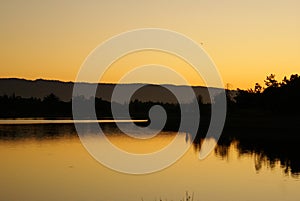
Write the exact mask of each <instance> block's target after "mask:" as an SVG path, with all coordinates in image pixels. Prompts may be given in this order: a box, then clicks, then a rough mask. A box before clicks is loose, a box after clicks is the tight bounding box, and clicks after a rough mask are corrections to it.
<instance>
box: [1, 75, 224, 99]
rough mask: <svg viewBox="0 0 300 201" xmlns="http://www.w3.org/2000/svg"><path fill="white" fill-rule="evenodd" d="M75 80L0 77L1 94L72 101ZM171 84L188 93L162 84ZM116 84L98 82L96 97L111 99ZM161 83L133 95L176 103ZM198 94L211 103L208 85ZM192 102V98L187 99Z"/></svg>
mask: <svg viewBox="0 0 300 201" xmlns="http://www.w3.org/2000/svg"><path fill="white" fill-rule="evenodd" d="M80 84H81V85H82V87H88V86H89V85H91V84H90V83H80ZM73 86H74V83H73V82H62V81H57V80H43V79H37V80H34V81H33V80H25V79H18V78H0V96H2V95H8V96H10V95H13V94H14V95H15V96H20V97H23V98H31V97H33V98H40V99H42V98H44V97H45V96H47V95H49V94H51V93H53V94H55V95H56V96H57V97H58V98H59V99H60V100H62V101H70V100H71V98H72V91H73ZM135 86H141V84H121V85H120V87H121V88H124V90H125V91H127V90H128V89H129V88H131V87H135ZM162 86H169V87H170V88H172V89H174V90H176V91H179V92H180V93H183V94H184V93H186V88H187V87H188V86H176V85H162ZM114 87H115V84H102V83H101V84H98V90H97V93H96V97H98V98H101V99H103V100H106V101H110V99H111V94H112V91H113V89H114ZM159 87H160V86H159V85H152V84H151V85H147V86H146V87H144V90H143V91H140V93H139V97H133V99H136V98H137V99H138V100H140V101H149V100H151V101H154V102H155V101H161V100H162V98H163V99H164V102H169V103H174V102H176V100H174V99H173V98H171V96H164V94H162V93H161V92H160V91H159V90H157V89H158V88H159ZM212 89H213V92H214V94H215V95H217V94H218V93H220V89H218V88H212ZM193 90H194V91H195V94H196V96H197V97H198V96H201V97H202V101H203V102H204V103H210V98H209V95H208V92H207V88H206V87H201V86H194V87H193ZM162 96H163V97H162ZM186 101H187V102H190V101H191V100H188V99H187V100H186Z"/></svg>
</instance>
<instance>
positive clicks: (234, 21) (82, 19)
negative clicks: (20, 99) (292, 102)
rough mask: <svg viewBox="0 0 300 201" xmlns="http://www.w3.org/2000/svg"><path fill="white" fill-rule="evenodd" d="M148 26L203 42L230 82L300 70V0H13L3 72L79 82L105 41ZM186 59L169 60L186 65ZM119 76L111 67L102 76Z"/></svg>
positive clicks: (4, 14) (249, 83)
mask: <svg viewBox="0 0 300 201" xmlns="http://www.w3.org/2000/svg"><path fill="white" fill-rule="evenodd" d="M147 27H153V28H163V29H170V30H173V31H176V32H179V33H182V34H184V35H186V36H187V37H189V38H191V39H192V40H194V41H196V42H197V43H199V44H202V47H203V48H204V49H205V50H206V51H207V53H208V54H209V55H210V56H211V58H212V60H213V61H214V62H215V63H216V65H217V67H218V70H219V72H220V74H221V76H222V79H223V81H224V84H226V83H230V84H231V86H232V88H250V87H253V86H254V83H255V82H261V83H262V81H263V80H264V79H265V77H266V76H267V75H268V74H270V73H274V74H276V76H277V78H278V79H282V77H283V76H284V75H288V76H289V75H290V74H292V73H299V71H300V60H299V53H300V37H299V36H300V2H299V1H295V0H287V1H271V0H265V1H258V0H254V1H240V0H233V1H229V2H228V1H217V2H213V1H208V0H203V1H202V0H201V1H196V0H191V1H184V2H183V1H179V0H175V1H120V0H113V1H48V0H46V1H40V2H38V1H33V0H29V1H20V0H12V1H2V2H1V3H0V30H1V32H0V44H1V46H0V77H2V78H4V77H19V78H26V79H37V78H44V79H56V80H63V81H74V80H75V79H76V75H77V72H78V70H79V69H80V66H81V64H82V62H83V61H84V59H85V58H86V57H87V56H88V54H89V53H90V52H91V51H92V50H93V49H94V48H95V47H97V46H98V45H99V44H101V43H102V42H103V41H105V40H107V39H109V38H111V37H113V36H114V35H116V34H120V33H122V32H125V31H129V30H132V29H139V28H147ZM151 54H152V53H151ZM158 57H159V56H158V55H155V58H156V61H159V60H160V61H164V60H165V55H162V56H161V59H157V58H158ZM144 58H145V57H144V56H143V54H136V55H135V59H136V60H137V61H132V60H131V61H130V62H129V63H127V64H130V65H131V64H132V65H134V64H138V63H141V62H139V61H141V60H143V59H144ZM124 59H125V58H124ZM128 59H129V60H130V59H131V58H128ZM125 60H126V59H125ZM147 62H149V63H151V64H152V63H155V61H154V62H153V61H151V59H146V60H143V63H144V64H147ZM121 63H122V62H121ZM125 63H126V62H125ZM125 63H124V64H125ZM181 64H182V63H181V61H179V60H178V63H176V62H170V63H168V65H169V66H175V67H174V68H176V70H178V71H182V72H183V71H185V70H186V68H185V67H184V66H182V67H181V66H180V65H181ZM179 66H180V67H179ZM118 68H120V69H121V68H122V69H121V70H119V71H117V72H124V71H125V69H127V67H123V66H120V67H118ZM186 74H190V71H186ZM153 75H154V76H155V72H153ZM110 76H111V77H110ZM118 76H119V75H118V74H114V73H112V72H111V75H108V74H107V76H106V78H105V81H106V82H115V79H116V78H117V77H118ZM189 79H190V81H189V82H190V83H191V84H193V85H202V84H203V83H201V81H199V82H198V81H197V79H194V77H193V76H190V78H189ZM128 81H130V80H128ZM137 81H138V80H132V82H137ZM174 83H175V84H180V83H178V82H177V81H176V79H175V81H174Z"/></svg>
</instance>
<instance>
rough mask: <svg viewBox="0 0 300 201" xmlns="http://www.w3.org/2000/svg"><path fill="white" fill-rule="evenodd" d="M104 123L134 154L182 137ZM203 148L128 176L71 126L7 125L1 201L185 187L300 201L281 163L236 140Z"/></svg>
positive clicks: (1, 136)
mask: <svg viewBox="0 0 300 201" xmlns="http://www.w3.org/2000/svg"><path fill="white" fill-rule="evenodd" d="M101 126H102V128H103V129H104V130H105V133H106V134H107V136H108V138H109V139H110V141H111V142H112V143H114V144H115V145H116V146H118V147H120V148H121V149H124V150H126V151H128V152H132V153H149V152H153V151H156V150H159V149H161V148H163V147H164V146H166V145H167V144H168V143H170V142H171V141H172V139H173V138H174V136H175V135H176V133H175V132H162V133H161V134H159V135H158V136H156V137H154V138H152V139H150V140H146V141H142V140H135V139H132V138H130V137H126V136H125V135H124V134H122V133H121V132H120V131H119V130H118V129H116V127H115V126H113V124H109V123H107V124H103V125H101ZM86 127H87V129H86V132H87V133H88V132H91V131H90V129H89V124H86ZM181 137H182V143H181V144H178V146H187V145H189V144H190V143H191V142H189V141H188V140H186V135H185V134H184V133H182V134H181ZM199 146H200V145H199V144H198V145H197V144H193V145H192V146H191V148H190V149H189V151H188V152H187V153H186V154H185V155H184V156H183V157H182V158H181V159H180V160H178V161H177V162H176V163H175V164H174V165H172V166H171V167H169V168H167V169H164V170H162V171H160V172H156V173H152V174H147V175H128V174H123V173H119V172H116V171H113V170H110V169H108V168H106V167H104V166H103V165H101V164H99V163H98V162H97V161H95V160H94V159H93V158H92V157H91V156H90V155H89V153H88V152H87V151H86V150H85V148H84V147H83V145H82V144H81V143H80V140H79V138H78V137H77V135H76V132H75V129H74V126H73V125H72V124H35V125H31V124H23V125H0V160H1V171H0V200H7V201H11V200H16V201H17V200H22V201H40V200H43V201H47V200H49V201H56V200H64V201H67V200H72V201H73V200H78V201H79V200H82V201H88V200H95V201H96V200H103V201H119V200H120V201H123V200H124V201H135V200H136V201H140V200H144V201H155V200H159V199H160V198H161V199H163V200H166V199H167V200H174V201H176V200H178V201H179V200H181V199H182V198H183V196H184V195H185V192H186V191H188V192H190V194H192V193H194V200H195V201H197V200H199V201H219V200H228V201H229V200H230V201H234V200H236V201H242V200H258V201H260V200H261V201H265V200H272V201H276V200H278V201H283V200H295V201H296V200H299V199H300V191H299V189H300V180H299V177H298V175H297V173H296V172H294V173H293V172H292V170H291V167H288V166H284V165H283V164H282V163H280V162H279V160H274V161H271V160H270V159H268V158H267V157H266V156H265V155H264V153H258V152H242V151H241V148H240V143H239V141H235V140H234V141H231V142H230V143H229V144H226V146H225V145H224V144H223V145H219V146H218V147H217V148H216V150H215V152H214V153H212V154H210V156H209V157H208V158H206V159H205V160H202V161H200V160H199V159H198V154H199ZM270 161H271V162H270Z"/></svg>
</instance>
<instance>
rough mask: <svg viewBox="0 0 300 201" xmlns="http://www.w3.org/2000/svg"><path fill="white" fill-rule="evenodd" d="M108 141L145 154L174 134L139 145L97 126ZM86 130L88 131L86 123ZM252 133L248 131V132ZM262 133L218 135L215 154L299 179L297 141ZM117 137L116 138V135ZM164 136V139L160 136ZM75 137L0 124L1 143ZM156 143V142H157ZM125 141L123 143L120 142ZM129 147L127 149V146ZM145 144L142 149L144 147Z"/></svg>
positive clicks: (70, 129)
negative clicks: (248, 159) (232, 153)
mask: <svg viewBox="0 0 300 201" xmlns="http://www.w3.org/2000/svg"><path fill="white" fill-rule="evenodd" d="M100 125H101V127H102V129H103V130H104V132H105V133H106V134H107V136H108V138H109V139H110V140H112V141H114V143H115V145H117V146H119V147H120V148H121V149H123V150H126V151H129V152H133V153H146V152H152V151H155V150H157V149H158V150H159V149H161V148H163V147H164V146H166V145H168V144H169V143H170V142H171V141H172V139H173V138H174V135H175V134H176V133H174V132H167V131H166V132H162V133H161V134H160V135H158V136H157V137H156V138H153V139H152V140H150V141H148V145H147V144H143V143H142V140H135V139H132V138H130V137H128V136H126V135H124V134H123V135H122V133H121V132H120V131H119V129H118V128H117V127H116V125H115V124H112V123H101V124H100ZM87 131H89V132H92V131H91V130H89V127H88V124H87ZM251 132H252V131H251ZM263 132H264V133H263V134H262V133H261V132H259V131H256V132H255V134H249V133H247V132H246V131H245V132H243V135H241V132H238V131H236V130H231V131H230V130H229V131H228V130H227V131H225V132H224V133H223V134H222V137H221V138H220V139H219V141H218V146H217V147H216V148H215V151H214V153H215V155H216V156H218V157H219V158H221V159H224V160H226V159H228V158H229V155H230V149H234V150H236V152H237V154H238V156H239V157H251V158H252V160H253V166H254V168H255V170H256V171H257V172H258V173H259V172H260V171H261V169H262V168H263V167H267V168H269V169H271V170H272V169H274V168H276V167H278V166H279V167H280V168H281V169H282V171H283V172H284V174H285V175H287V176H288V175H291V176H292V177H295V178H299V175H300V159H299V153H300V147H299V144H300V140H299V139H298V138H297V137H295V138H294V139H292V140H291V139H290V138H287V139H283V138H280V139H279V138H276V137H274V138H272V137H269V138H267V139H266V138H263V137H258V136H263V135H264V136H265V135H266V133H265V132H266V131H263ZM269 132H271V134H269V136H278V135H279V134H278V133H277V132H278V131H269ZM116 134H118V135H116ZM162 136H165V137H162ZM73 137H77V133H76V130H75V127H74V125H73V124H59V125H58V124H36V125H30V124H25V125H0V140H1V141H17V140H25V139H29V138H33V139H35V140H44V139H58V138H73ZM182 139H183V141H184V142H185V143H186V144H189V143H191V142H190V137H189V134H187V133H183V136H182ZM158 141H159V143H157V142H158ZM123 142H126V143H123ZM202 142H203V138H201V136H200V135H199V136H198V137H197V138H196V139H195V141H194V142H193V146H194V149H195V150H196V152H197V154H198V153H199V150H200V148H201V144H202ZM129 145H130V146H129ZM145 145H146V146H145Z"/></svg>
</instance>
